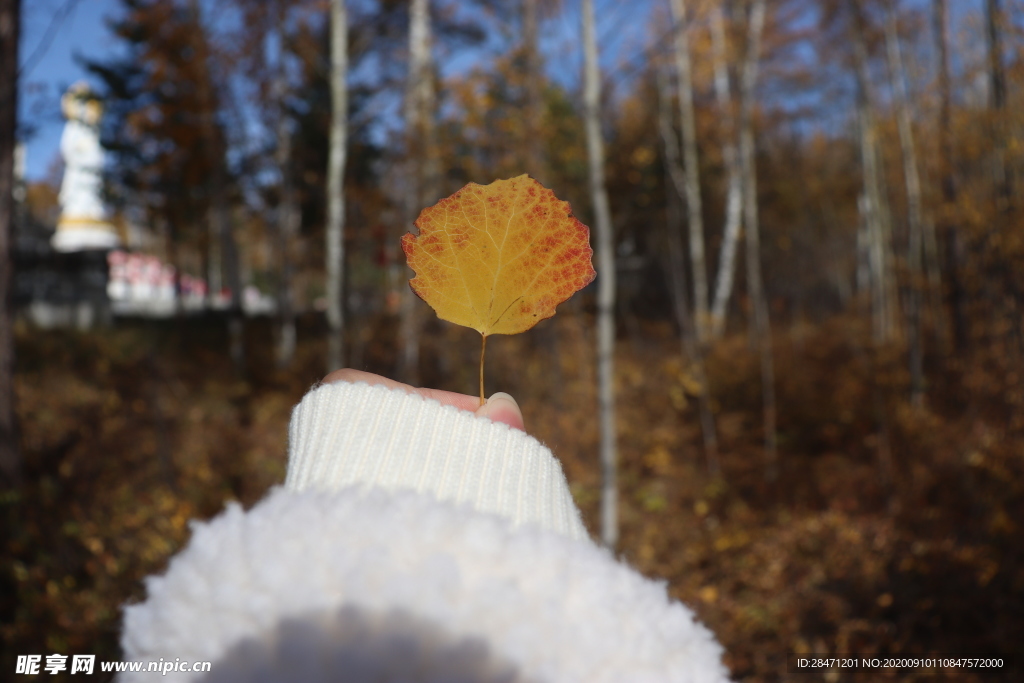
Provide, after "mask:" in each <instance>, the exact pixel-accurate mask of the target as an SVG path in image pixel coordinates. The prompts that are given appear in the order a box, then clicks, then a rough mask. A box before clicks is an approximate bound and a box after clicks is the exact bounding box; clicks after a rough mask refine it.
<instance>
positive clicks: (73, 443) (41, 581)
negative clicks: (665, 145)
mask: <svg viewBox="0 0 1024 683" xmlns="http://www.w3.org/2000/svg"><path fill="white" fill-rule="evenodd" d="M303 322H304V324H303V325H301V326H300V347H299V351H298V355H297V358H296V361H295V363H294V365H293V367H292V369H291V370H290V371H288V372H280V371H277V370H274V369H273V366H274V364H273V362H272V355H271V345H270V344H271V336H272V332H271V329H272V328H271V325H270V323H269V322H268V321H266V320H254V321H249V323H248V326H247V340H248V356H247V370H246V373H245V378H244V379H240V378H239V376H237V375H236V374H235V372H234V371H233V369H232V368H231V366H230V363H229V362H228V361H226V359H225V354H224V349H225V348H226V339H225V334H224V330H223V324H222V322H220V321H217V320H210V319H206V320H204V319H195V320H189V321H186V322H184V323H173V322H161V323H155V322H121V323H119V324H118V325H117V326H116V327H115V328H114V329H111V330H106V331H97V332H91V333H75V332H42V331H38V330H30V329H27V328H20V329H19V334H18V342H19V344H18V366H17V376H16V387H15V389H16V393H17V399H18V409H19V419H20V421H21V430H22V434H21V438H22V446H23V449H24V453H25V457H26V466H25V469H26V481H25V483H24V485H23V487H22V488H21V489H20V490H19V491H17V492H15V493H10V494H5V495H4V497H3V498H2V499H0V511H2V514H3V516H4V526H3V532H2V533H3V535H4V536H5V538H3V539H2V540H3V541H4V542H3V548H4V551H3V555H2V557H0V562H2V564H0V624H2V625H0V642H2V649H3V652H2V658H0V666H2V670H3V671H4V672H12V671H14V658H15V656H16V655H18V654H29V653H34V654H44V655H45V654H50V653H54V652H56V653H62V654H74V653H79V654H90V653H92V654H96V655H97V659H98V660H113V659H119V657H120V651H119V647H118V644H117V637H118V625H119V619H120V606H121V605H123V604H124V603H125V602H130V601H134V600H139V599H140V598H141V597H142V596H143V585H142V581H141V579H142V578H143V577H144V576H146V575H147V574H150V573H153V572H159V571H161V570H162V569H163V568H164V567H165V565H166V562H167V558H168V557H169V556H170V555H171V554H173V553H174V552H176V551H177V550H178V549H180V548H181V547H182V545H183V544H184V543H185V542H186V541H187V539H188V535H189V530H188V529H189V527H188V520H189V519H192V518H204V519H205V518H209V517H211V516H213V515H215V514H217V513H218V512H219V511H220V510H221V509H222V508H223V507H224V504H225V502H226V501H228V500H240V501H242V502H243V503H244V504H246V505H251V504H252V503H254V502H255V501H257V500H259V498H260V497H261V496H262V495H263V494H264V493H265V491H266V490H267V489H268V487H270V486H273V485H275V484H277V483H280V482H281V481H282V480H283V475H284V471H285V451H286V425H287V420H288V417H289V412H290V410H291V407H292V406H293V405H294V404H295V403H296V402H297V401H298V400H299V398H300V397H301V396H302V394H303V393H304V392H305V390H306V389H307V388H308V387H309V386H310V385H311V384H312V383H313V382H314V381H316V380H317V379H319V378H320V376H321V375H322V374H323V372H322V359H323V357H324V347H325V344H324V340H323V337H322V330H321V329H320V328H318V327H317V324H316V322H315V321H312V320H304V321H303ZM395 328H396V324H395V321H394V320H392V319H385V318H381V319H379V320H377V321H375V322H374V323H373V324H371V325H365V326H363V327H362V328H361V334H360V335H359V338H360V339H362V340H363V342H362V343H361V344H360V347H359V348H357V349H354V352H355V354H357V357H358V358H360V359H361V360H360V362H359V363H358V365H359V366H361V367H364V368H365V369H368V370H371V371H374V372H380V373H382V374H390V372H391V368H392V367H393V360H394V353H395V349H394V343H393V340H394V336H395V332H396V329H395ZM591 329H592V327H591V321H590V320H588V319H587V318H585V317H583V316H582V315H581V314H574V313H572V312H571V311H570V312H567V313H566V314H562V315H561V316H559V317H556V318H555V319H553V320H551V321H547V322H545V323H543V324H542V325H540V326H538V328H536V329H535V330H533V331H531V332H530V333H527V334H524V335H519V336H517V337H498V338H495V340H494V341H493V342H492V343H491V344H489V347H491V348H490V349H489V353H488V363H489V367H488V381H487V384H488V389H487V390H488V393H491V392H493V391H498V390H504V391H508V392H509V393H512V394H513V395H514V396H516V397H517V399H519V401H520V404H521V405H522V406H523V411H524V413H525V416H526V423H527V427H528V429H529V431H530V432H531V433H532V434H534V435H535V436H537V437H538V438H539V439H540V440H541V441H543V442H545V443H546V444H548V445H549V446H550V447H551V448H552V450H553V451H554V452H555V453H556V455H558V456H559V457H560V458H561V460H562V462H563V464H564V467H565V470H566V474H567V476H568V478H569V481H570V483H571V485H572V489H573V494H574V495H575V497H576V500H577V502H578V503H579V505H580V507H581V509H582V510H583V512H584V516H585V518H586V521H587V524H588V525H589V527H590V529H591V530H595V529H596V528H597V522H598V519H597V515H598V496H599V484H600V481H599V476H600V475H599V468H598V464H597V456H596V454H597V446H598V443H597V442H598V430H597V424H596V419H595V414H596V399H595V395H594V390H593V384H594V371H593V365H592V364H593V344H592V339H591V332H590V331H591ZM620 332H621V333H620V343H619V346H618V354H617V377H618V389H617V391H618V426H619V438H620V441H619V448H620V486H621V523H622V542H621V547H620V553H621V555H622V557H623V558H624V559H626V560H627V561H628V562H630V563H631V564H633V565H634V566H635V567H637V568H638V569H639V570H640V571H641V572H643V573H644V574H646V575H648V576H651V577H656V578H659V579H663V580H665V581H667V582H668V586H669V590H670V592H671V594H672V595H673V596H675V597H677V598H679V599H680V600H683V601H684V602H686V603H687V604H689V605H691V606H693V607H694V608H695V609H696V611H697V612H698V613H699V615H700V618H701V619H702V620H703V621H704V622H705V623H707V624H708V625H709V626H710V627H711V628H712V629H713V630H714V631H715V632H716V633H717V634H718V636H719V638H720V639H721V641H722V642H723V644H724V645H725V647H726V650H727V663H728V665H729V667H730V668H731V670H732V673H733V676H734V678H735V679H737V680H743V681H781V680H827V681H845V680H857V681H868V680H879V679H880V678H884V679H885V680H905V681H910V680H931V679H932V678H935V677H939V678H948V679H949V680H963V681H972V680H979V681H980V680H986V681H987V680H1005V681H1011V680H1024V669H1022V668H1021V663H1022V657H1024V653H1022V647H1024V646H1022V643H1024V542H1022V541H1024V533H1022V528H1021V524H1022V523H1024V372H1022V369H1021V368H1019V367H1017V368H1015V367H1010V366H1007V365H1006V363H1005V362H1003V361H1001V360H1000V359H1001V358H1002V357H1003V356H1001V355H1000V354H999V353H998V352H997V351H998V349H996V350H991V349H990V351H991V352H989V353H987V354H986V355H985V356H984V357H979V358H978V359H977V360H972V361H971V363H969V364H968V363H966V362H961V363H959V364H953V363H950V362H948V361H946V362H944V364H943V366H942V367H939V364H938V361H936V360H935V359H931V358H930V359H929V367H928V370H929V379H930V380H931V384H930V385H929V402H928V405H929V409H928V410H925V411H920V412H918V411H914V410H912V409H911V408H910V407H909V405H908V404H907V403H906V401H905V400H903V399H904V396H905V395H906V384H907V379H906V373H905V371H904V370H903V361H902V356H901V355H900V354H899V353H897V352H896V351H895V350H887V351H881V352H877V353H873V354H868V353H865V352H864V351H863V350H862V349H863V348H864V347H863V346H862V345H861V344H860V340H862V339H863V336H864V330H863V329H862V328H861V326H860V325H859V324H858V323H857V322H855V321H852V320H851V319H846V318H837V319H834V320H832V321H829V322H827V323H824V324H821V325H814V326H811V325H793V326H791V327H790V328H788V329H787V330H785V331H782V332H779V333H777V336H776V339H775V358H776V375H777V377H778V403H779V454H780V455H779V458H780V459H779V463H780V474H779V476H778V478H777V479H776V480H775V481H773V482H768V481H766V478H765V476H764V473H765V461H764V456H763V451H762V450H761V448H760V443H761V438H762V437H761V425H760V410H761V408H760V385H759V382H758V377H759V372H758V367H757V365H756V358H755V356H754V355H753V354H752V353H751V352H750V350H749V349H748V346H747V342H746V339H745V338H744V337H742V336H739V335H737V336H734V337H731V338H728V339H726V340H725V341H724V342H722V343H721V344H719V345H718V346H717V347H716V348H715V351H714V353H713V354H712V356H711V358H710V361H709V367H710V376H711V381H712V385H713V392H714V396H715V410H716V416H717V424H718V428H719V437H720V448H721V461H722V476H721V477H719V478H711V477H709V476H708V474H707V468H706V466H705V464H704V462H703V456H702V452H701V450H700V446H699V444H700V442H701V440H700V432H699V428H698V426H697V424H698V423H697V420H696V415H695V402H694V401H693V398H692V396H691V395H690V394H689V393H688V391H687V389H688V388H690V389H692V381H691V380H690V379H689V373H688V372H687V370H686V368H685V367H684V366H683V364H682V362H681V359H680V355H679V344H678V342H677V340H676V339H675V338H674V336H673V332H672V330H671V328H670V326H668V325H667V324H664V323H647V322H643V321H631V322H630V325H627V326H626V327H624V329H622V330H621V331H620ZM425 335H426V336H425V339H424V345H423V352H422V359H421V360H422V363H421V367H422V372H423V378H422V383H423V384H424V385H427V386H436V387H440V388H445V389H451V390H455V391H462V392H465V393H473V392H474V391H475V384H474V381H475V376H476V371H477V370H476V362H477V356H476V354H477V353H478V343H479V338H478V337H475V336H474V335H475V333H472V332H470V331H466V330H462V329H460V328H455V327H454V326H451V325H447V324H442V323H438V322H436V321H431V322H430V323H428V324H427V325H426V331H425ZM302 340H309V341H302ZM801 652H802V653H828V654H837V653H850V654H855V655H857V656H858V657H861V656H872V655H876V654H877V655H879V656H884V655H890V654H893V655H895V654H917V655H920V654H929V653H935V654H952V653H974V654H979V655H992V654H1002V655H1004V656H1008V660H1007V662H1006V663H1007V665H1008V666H1007V668H1005V669H1003V670H1002V671H1000V672H988V673H986V674H984V675H977V674H971V673H967V672H964V671H950V670H947V671H938V672H936V671H921V670H917V671H912V670H904V671H902V672H899V673H895V672H890V673H889V674H888V675H882V674H880V673H878V672H875V673H866V672H861V673H851V672H839V671H833V672H831V673H829V674H827V675H824V677H822V675H821V674H815V675H810V674H808V675H796V674H790V673H787V670H786V654H787V653H801ZM5 677H6V676H0V678H5ZM47 679H48V680H49V679H52V680H55V681H56V680H59V677H50V676H47Z"/></svg>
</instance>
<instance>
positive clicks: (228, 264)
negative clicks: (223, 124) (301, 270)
mask: <svg viewBox="0 0 1024 683" xmlns="http://www.w3.org/2000/svg"><path fill="white" fill-rule="evenodd" d="M190 8H191V12H192V16H193V20H194V22H195V27H196V32H195V36H194V44H195V49H196V55H197V57H198V59H199V60H200V64H201V65H202V75H201V77H200V78H199V83H198V84H197V86H198V89H199V102H200V105H199V106H200V107H202V111H201V112H200V120H201V125H202V128H203V137H204V138H205V144H206V153H207V158H208V162H209V166H210V171H209V173H210V175H209V183H208V190H209V196H210V197H211V204H210V225H211V228H212V229H211V240H210V243H211V244H216V245H217V249H218V253H217V255H216V257H214V256H213V255H211V261H212V262H213V263H212V268H217V267H218V266H219V265H221V264H222V265H223V274H224V280H225V281H226V282H225V284H226V285H227V287H228V289H229V290H230V292H231V303H230V305H229V308H228V336H229V339H230V341H229V345H230V348H229V355H230V357H231V362H232V363H233V364H234V366H235V370H236V371H237V372H242V371H243V370H244V367H245V338H244V331H245V327H244V318H243V315H244V313H243V311H242V278H241V272H240V270H239V263H238V244H237V243H236V242H235V234H234V231H233V230H232V227H231V211H230V208H229V207H228V203H227V201H226V196H227V179H226V177H225V176H226V169H225V164H226V162H227V159H226V153H227V150H226V146H227V145H226V142H225V140H224V133H223V131H222V130H220V129H219V128H218V126H217V122H216V107H217V102H216V98H215V96H214V88H213V79H214V72H213V69H212V67H211V65H210V59H211V55H210V50H209V45H210V40H209V36H208V35H207V33H206V32H205V31H204V30H203V22H202V14H201V10H200V6H199V2H198V0H191V3H190ZM213 284H214V283H213V282H211V285H213ZM211 289H213V287H212V286H211Z"/></svg>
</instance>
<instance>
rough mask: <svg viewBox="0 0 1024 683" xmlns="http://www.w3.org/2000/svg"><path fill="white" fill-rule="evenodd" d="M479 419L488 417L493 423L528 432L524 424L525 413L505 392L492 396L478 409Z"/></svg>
mask: <svg viewBox="0 0 1024 683" xmlns="http://www.w3.org/2000/svg"><path fill="white" fill-rule="evenodd" d="M475 414H476V415H477V417H486V418H487V419H488V420H490V421H491V422H500V423H502V424H507V425H508V426H509V427H512V428H513V429H518V430H520V431H526V427H525V425H524V424H523V412H522V411H521V410H520V409H519V404H518V403H516V400H515V399H514V398H512V397H511V396H509V395H508V394H506V393H505V392H503V391H499V392H498V393H496V394H494V395H492V396H491V397H490V398H489V399H487V402H486V403H484V404H483V405H482V406H480V408H479V409H477V411H476V413H475Z"/></svg>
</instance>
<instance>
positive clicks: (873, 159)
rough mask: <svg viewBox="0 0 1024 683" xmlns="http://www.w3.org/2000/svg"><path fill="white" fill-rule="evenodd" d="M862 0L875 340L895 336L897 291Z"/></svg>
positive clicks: (859, 32)
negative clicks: (894, 293) (895, 288)
mask: <svg viewBox="0 0 1024 683" xmlns="http://www.w3.org/2000/svg"><path fill="white" fill-rule="evenodd" d="M859 3H860V0H856V1H855V2H853V3H852V4H851V5H850V8H851V11H852V12H853V22H852V29H851V31H850V38H851V42H852V43H853V54H854V62H855V69H854V72H855V76H856V79H857V120H858V124H859V128H860V152H861V165H862V167H863V169H862V171H863V176H864V177H863V183H864V189H863V198H862V201H861V203H860V207H861V211H862V212H863V214H864V222H865V225H866V226H867V241H868V253H869V259H868V260H869V264H870V268H869V272H870V276H871V312H872V334H873V337H874V340H875V342H876V343H883V342H887V341H889V340H890V339H891V338H892V336H893V328H894V325H893V316H894V309H895V304H894V295H893V278H892V256H891V253H890V252H891V248H892V247H891V228H890V223H889V212H888V203H887V202H886V200H885V197H884V195H883V192H882V187H881V162H880V161H879V159H878V142H877V135H878V134H877V126H876V124H875V117H874V111H873V104H872V97H871V76H870V70H869V67H868V51H867V45H866V42H865V40H866V38H865V35H864V34H865V30H866V29H865V20H864V16H863V14H862V8H861V7H860V4H859Z"/></svg>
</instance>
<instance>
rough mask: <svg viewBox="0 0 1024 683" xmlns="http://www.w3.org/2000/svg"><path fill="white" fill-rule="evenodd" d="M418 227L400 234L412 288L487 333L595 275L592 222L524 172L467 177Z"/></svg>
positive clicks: (512, 325) (550, 306)
mask: <svg viewBox="0 0 1024 683" xmlns="http://www.w3.org/2000/svg"><path fill="white" fill-rule="evenodd" d="M416 227H417V228H419V235H413V234H411V233H410V234H407V235H405V236H403V237H402V249H403V250H404V251H405V256H406V260H407V261H408V263H409V267H410V268H412V269H413V270H414V271H415V272H416V277H414V278H413V279H412V280H411V281H410V283H409V284H410V285H411V286H412V288H413V291H415V292H416V294H417V295H419V297H420V298H421V299H423V300H424V301H426V302H427V303H428V304H430V306H431V308H433V309H434V311H435V312H436V313H437V317H439V318H441V319H442V320H447V321H449V322H453V323H455V324H457V325H463V326H465V327H472V328H473V329H475V330H477V331H478V332H479V333H480V334H481V335H483V336H484V338H486V337H487V336H488V335H491V334H517V333H519V332H525V331H526V330H528V329H530V328H531V327H533V326H534V325H536V324H537V323H538V322H540V321H541V320H544V319H545V318H550V317H551V316H553V315H554V314H555V306H557V305H558V304H560V303H562V302H563V301H565V300H566V299H568V298H569V297H570V296H572V295H573V293H575V292H576V291H578V290H580V289H582V288H583V287H585V286H586V285H587V284H589V283H590V282H591V281H592V280H593V279H594V277H595V275H596V273H595V271H594V266H593V265H592V263H591V257H592V256H593V250H592V249H591V248H590V231H589V230H588V229H587V226H585V225H583V223H581V222H580V221H579V220H577V219H576V217H575V216H573V215H572V210H571V209H570V207H569V203H568V202H563V201H561V200H559V199H558V198H556V197H555V194H554V192H552V191H551V190H549V189H547V188H545V187H544V186H543V185H541V184H540V183H538V182H537V181H536V180H534V179H532V178H530V177H529V176H526V175H521V176H518V177H516V178H511V179H509V180H496V181H494V182H493V183H491V184H490V185H477V184H476V183H470V184H469V185H466V186H465V187H464V188H462V189H461V190H459V191H458V192H456V193H455V194H453V195H452V196H450V197H447V198H445V199H442V200H441V201H440V202H438V203H437V204H436V205H434V206H432V207H429V208H426V209H424V210H423V211H422V212H421V213H420V216H419V218H418V219H417V220H416Z"/></svg>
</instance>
